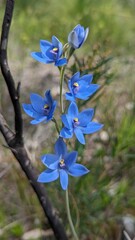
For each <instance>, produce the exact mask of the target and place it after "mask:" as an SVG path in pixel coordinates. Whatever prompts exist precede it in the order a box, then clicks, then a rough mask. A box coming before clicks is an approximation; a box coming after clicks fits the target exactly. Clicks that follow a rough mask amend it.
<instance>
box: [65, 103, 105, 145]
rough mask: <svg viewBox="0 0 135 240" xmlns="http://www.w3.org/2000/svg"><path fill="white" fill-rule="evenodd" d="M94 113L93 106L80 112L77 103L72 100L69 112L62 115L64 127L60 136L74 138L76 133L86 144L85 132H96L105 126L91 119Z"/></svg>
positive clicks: (80, 140)
mask: <svg viewBox="0 0 135 240" xmlns="http://www.w3.org/2000/svg"><path fill="white" fill-rule="evenodd" d="M93 115H94V110H93V109H91V108H90V109H86V110H84V111H82V112H80V113H79V112H78V107H77V105H76V103H75V102H71V104H70V105H69V108H68V113H67V114H63V115H62V116H61V120H62V122H63V124H64V127H63V128H62V130H61V131H60V136H61V137H63V138H72V136H73V134H75V135H76V138H77V139H78V141H79V142H80V143H82V144H85V138H84V135H83V134H91V133H95V132H97V131H99V130H100V129H101V128H102V127H103V124H100V123H97V122H92V121H91V120H92V117H93Z"/></svg>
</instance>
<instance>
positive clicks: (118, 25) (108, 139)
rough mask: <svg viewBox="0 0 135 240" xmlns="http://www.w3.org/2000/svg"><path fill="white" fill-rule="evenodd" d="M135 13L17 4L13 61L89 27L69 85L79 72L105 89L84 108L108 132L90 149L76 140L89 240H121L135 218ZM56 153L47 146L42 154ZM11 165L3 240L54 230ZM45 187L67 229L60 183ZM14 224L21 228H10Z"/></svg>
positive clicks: (79, 200)
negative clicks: (126, 223) (125, 223)
mask: <svg viewBox="0 0 135 240" xmlns="http://www.w3.org/2000/svg"><path fill="white" fill-rule="evenodd" d="M4 5H5V2H4V1H2V2H0V21H2V16H3V9H4ZM134 12H135V2H134V1H132V0H119V1H117V0H110V1H107V0H101V1H98V0H91V1H90V0H83V1H82V0H72V1H69V0H65V1H58V0H55V1H54V0H40V1H37V0H29V1H27V0H23V1H16V3H15V12H14V18H13V24H12V31H11V34H10V39H11V41H10V42H9V52H10V54H11V59H14V58H16V59H18V54H20V55H21V56H22V57H23V58H21V59H22V62H23V61H25V58H26V56H28V54H29V52H30V51H33V50H35V51H36V50H38V49H39V40H40V39H48V40H50V39H51V36H52V35H56V36H57V37H58V38H59V39H61V40H62V41H63V42H65V41H67V35H68V33H69V32H70V31H71V30H72V28H73V27H74V26H75V25H77V24H78V23H80V24H82V25H84V26H86V27H87V26H89V27H90V34H89V38H88V40H87V42H86V44H85V45H84V46H83V48H82V50H79V51H80V52H79V51H78V52H79V56H78V53H77V54H75V55H74V60H73V61H72V64H71V66H70V69H68V70H67V72H66V79H65V82H66V81H67V79H68V78H69V77H70V76H71V75H72V74H73V73H74V72H76V71H78V70H80V71H81V74H86V73H89V72H92V73H94V80H93V82H95V83H96V82H98V83H99V84H100V85H101V88H100V89H99V91H98V92H97V93H96V94H94V95H93V97H92V98H90V100H88V101H86V102H85V103H84V102H83V101H79V105H80V107H81V108H84V107H89V106H90V107H95V108H96V110H97V111H96V115H95V116H96V117H97V118H98V120H99V121H100V122H103V123H104V129H103V132H101V133H99V134H96V135H93V136H91V137H89V136H87V137H86V138H87V145H86V146H85V147H84V146H82V145H81V144H79V143H78V142H75V141H74V140H73V141H72V140H71V146H72V148H73V146H74V147H75V149H78V152H79V161H80V162H83V163H84V164H86V165H87V167H88V168H89V169H90V170H91V173H90V174H89V175H87V176H84V177H82V178H77V179H72V178H70V198H71V203H70V204H71V211H72V215H73V219H74V223H75V224H76V227H77V230H78V232H79V234H80V237H81V236H84V239H85V238H86V237H90V238H91V239H93V240H101V239H104V240H108V239H109V240H116V239H117V236H118V233H119V232H120V231H121V228H120V225H119V222H120V221H122V217H123V216H125V215H126V214H132V215H133V216H134V215H135V210H134V209H135V194H134V181H135V176H134V172H135V166H134V159H135V149H134V143H135V142H134V141H135V140H134V139H135V117H134V116H135V104H134V100H135V95H134V90H135V89H134V74H135V71H134V60H133V59H134V58H133V54H134V52H135V48H134V47H133V46H134V39H135V21H134ZM14 42H15V44H14ZM16 45H18V49H19V51H18V52H16V49H15V47H16ZM85 53H86V54H85ZM82 56H84V57H82ZM18 61H19V59H18ZM37 76H38V73H37ZM0 81H1V79H0ZM39 81H40V79H39ZM0 84H1V82H0ZM84 104H85V106H84ZM71 146H69V148H71ZM49 148H50V149H53V146H49ZM50 149H48V148H47V149H46V148H45V149H43V152H42V153H47V152H50ZM5 152H6V150H5ZM5 158H7V157H6V156H5ZM11 161H13V163H12V168H11V170H10V171H9V173H8V174H7V175H5V176H4V177H3V178H2V181H1V182H2V183H1V185H0V229H3V231H4V229H5V226H8V233H6V234H7V235H5V231H4V233H3V235H2V239H3V240H7V239H10V237H11V239H16V238H18V239H19V238H20V237H21V235H22V234H23V232H24V231H25V229H26V230H27V229H33V228H36V227H40V228H45V229H47V228H48V227H49V226H48V224H47V222H46V221H45V220H44V216H43V213H42V210H41V208H40V206H39V203H38V201H37V199H36V196H35V195H34V192H33V191H32V190H31V188H30V186H29V184H28V183H27V180H26V178H25V176H24V175H23V174H22V173H21V170H20V169H19V168H18V166H17V165H16V164H14V160H13V159H12V157H11V158H10V160H7V162H8V164H11ZM35 165H36V167H37V168H38V169H39V172H41V171H42V170H43V168H44V166H42V165H41V163H40V162H38V163H35ZM45 187H46V188H47V191H48V193H49V196H50V198H51V199H52V202H53V204H54V206H55V208H56V209H58V211H59V213H60V216H61V218H62V219H64V225H65V226H66V228H67V229H68V228H69V226H68V225H67V216H66V213H65V204H64V203H63V202H64V200H65V196H64V192H63V191H61V188H60V186H59V182H58V181H57V182H54V183H51V184H49V185H48V184H46V185H45ZM16 221H18V223H17V224H16ZM44 221H45V222H44ZM12 222H15V225H14V226H13V225H12V224H11V225H10V223H12ZM22 226H23V227H22ZM80 239H81V238H80Z"/></svg>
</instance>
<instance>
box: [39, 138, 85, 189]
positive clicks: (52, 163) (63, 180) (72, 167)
mask: <svg viewBox="0 0 135 240" xmlns="http://www.w3.org/2000/svg"><path fill="white" fill-rule="evenodd" d="M54 149H55V154H45V155H43V156H42V157H41V160H42V163H43V164H44V165H45V166H46V167H47V168H48V169H46V170H45V171H44V172H42V173H41V174H40V175H39V177H38V180H37V181H38V182H42V183H48V182H52V181H55V180H56V179H58V178H59V177H60V184H61V187H62V189H63V190H66V189H67V188H68V175H71V176H73V177H80V176H82V175H84V174H86V173H88V172H89V170H88V169H87V168H86V167H84V166H83V165H82V164H78V163H76V159H77V152H76V151H73V152H70V153H68V152H67V146H66V144H65V142H64V141H63V139H62V138H61V137H59V138H58V140H57V141H56V143H55V148H54Z"/></svg>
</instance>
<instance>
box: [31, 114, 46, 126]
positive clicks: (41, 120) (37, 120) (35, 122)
mask: <svg viewBox="0 0 135 240" xmlns="http://www.w3.org/2000/svg"><path fill="white" fill-rule="evenodd" d="M46 120H47V117H46V116H44V117H40V118H39V119H34V120H32V121H31V122H30V123H31V124H33V125H35V124H39V123H41V122H43V121H45V122H46Z"/></svg>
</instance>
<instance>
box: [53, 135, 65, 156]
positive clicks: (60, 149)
mask: <svg viewBox="0 0 135 240" xmlns="http://www.w3.org/2000/svg"><path fill="white" fill-rule="evenodd" d="M54 150H55V153H56V154H57V155H58V156H61V155H62V156H64V155H65V154H66V153H67V146H66V144H65V142H64V141H63V139H62V138H61V137H59V138H58V140H57V141H56V143H55V146H54Z"/></svg>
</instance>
